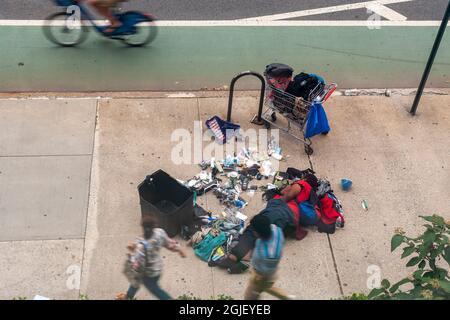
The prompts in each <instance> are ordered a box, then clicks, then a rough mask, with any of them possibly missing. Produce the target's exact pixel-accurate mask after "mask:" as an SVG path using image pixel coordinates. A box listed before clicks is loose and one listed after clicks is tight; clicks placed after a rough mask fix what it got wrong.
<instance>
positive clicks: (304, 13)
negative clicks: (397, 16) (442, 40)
mask: <svg viewBox="0 0 450 320" xmlns="http://www.w3.org/2000/svg"><path fill="white" fill-rule="evenodd" d="M411 1H415V0H377V1H365V2H358V3H351V4H343V5H339V6H331V7H324V8H318V9H310V10H301V11H294V12H287V13H280V14H271V15H267V16H260V17H254V18H245V19H240V20H244V21H245V20H269V21H273V20H282V19H292V18H300V17H308V16H313V15H318V14H325V13H333V12H341V11H348V10H355V9H365V8H367V7H368V6H370V5H377V6H379V7H382V6H383V5H386V4H394V3H402V2H411ZM386 9H387V10H385V12H386V13H388V10H390V11H394V10H391V9H389V8H387V7H386ZM380 11H381V10H380ZM394 12H395V11H394ZM396 13H397V12H396ZM380 15H381V14H380ZM388 15H390V16H393V14H392V12H390V13H388ZM386 18H387V19H389V18H388V17H386Z"/></svg>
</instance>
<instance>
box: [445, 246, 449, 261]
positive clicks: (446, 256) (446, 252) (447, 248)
mask: <svg viewBox="0 0 450 320" xmlns="http://www.w3.org/2000/svg"><path fill="white" fill-rule="evenodd" d="M444 259H445V261H447V263H448V264H449V265H450V246H448V247H446V248H445V249H444Z"/></svg>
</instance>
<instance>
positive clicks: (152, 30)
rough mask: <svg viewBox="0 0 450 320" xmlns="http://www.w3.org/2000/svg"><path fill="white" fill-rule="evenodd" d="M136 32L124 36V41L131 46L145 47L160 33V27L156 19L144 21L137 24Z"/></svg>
mask: <svg viewBox="0 0 450 320" xmlns="http://www.w3.org/2000/svg"><path fill="white" fill-rule="evenodd" d="M135 28H136V32H135V33H133V34H130V35H126V36H123V37H122V41H123V42H124V43H126V44H127V45H129V46H130V47H143V46H145V45H147V44H149V43H150V42H152V41H153V40H155V38H156V36H157V35H158V28H157V27H156V25H155V22H154V21H142V22H139V23H137V24H136V25H135Z"/></svg>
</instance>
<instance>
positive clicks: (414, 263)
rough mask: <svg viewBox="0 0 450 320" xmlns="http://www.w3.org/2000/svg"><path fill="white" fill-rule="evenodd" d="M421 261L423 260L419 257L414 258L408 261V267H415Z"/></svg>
mask: <svg viewBox="0 0 450 320" xmlns="http://www.w3.org/2000/svg"><path fill="white" fill-rule="evenodd" d="M420 260H422V259H420V258H419V257H414V258H412V259H411V260H409V261H408V263H407V264H406V266H407V267H412V266H415V265H416V264H418V263H419V262H420Z"/></svg>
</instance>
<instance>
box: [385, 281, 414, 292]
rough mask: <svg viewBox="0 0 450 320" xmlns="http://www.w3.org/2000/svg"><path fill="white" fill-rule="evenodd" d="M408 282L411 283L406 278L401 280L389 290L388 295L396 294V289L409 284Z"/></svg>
mask: <svg viewBox="0 0 450 320" xmlns="http://www.w3.org/2000/svg"><path fill="white" fill-rule="evenodd" d="M409 282H411V281H410V280H409V279H408V278H405V279H402V280H400V281H399V282H397V283H396V284H394V285H393V286H392V287H391V288H390V289H389V292H390V293H394V292H396V291H397V290H398V288H400V286H402V285H404V284H406V283H409Z"/></svg>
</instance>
